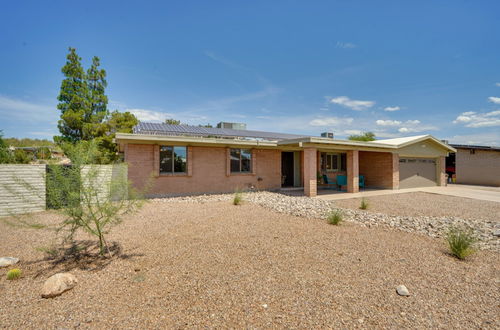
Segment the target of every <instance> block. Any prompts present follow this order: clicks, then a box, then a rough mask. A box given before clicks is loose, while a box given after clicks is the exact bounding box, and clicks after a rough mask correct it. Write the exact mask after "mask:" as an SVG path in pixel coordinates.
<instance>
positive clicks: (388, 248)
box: [0, 196, 500, 329]
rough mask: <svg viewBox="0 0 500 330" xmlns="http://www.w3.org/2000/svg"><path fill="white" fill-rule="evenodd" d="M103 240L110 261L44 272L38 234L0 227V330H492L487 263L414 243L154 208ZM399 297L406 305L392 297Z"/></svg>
mask: <svg viewBox="0 0 500 330" xmlns="http://www.w3.org/2000/svg"><path fill="white" fill-rule="evenodd" d="M391 198H394V196H391ZM372 206H373V207H375V203H373V204H372ZM54 218H56V216H55V215H54V214H52V213H49V212H44V213H40V214H37V215H36V219H37V220H39V221H42V222H47V221H54ZM86 238H87V237H86V236H82V237H81V239H86ZM109 240H110V241H112V242H117V243H116V245H115V247H114V248H113V249H114V251H115V253H116V255H117V256H115V257H114V258H113V259H112V260H111V261H109V260H105V261H103V260H100V261H99V260H97V261H96V260H95V259H94V258H92V257H91V256H89V255H85V250H82V251H80V254H79V256H80V259H76V260H75V259H73V258H70V257H67V258H66V259H63V260H58V262H55V261H54V260H50V259H45V254H44V253H42V252H40V251H37V250H35V248H36V247H40V246H44V245H45V246H46V245H48V244H50V242H51V235H50V234H48V233H47V232H45V231H41V230H28V229H19V228H13V227H11V226H8V225H6V224H4V223H1V222H0V255H1V256H15V257H19V258H20V259H21V262H20V263H19V264H18V265H17V266H18V267H20V268H21V269H22V270H23V271H24V276H23V277H22V278H21V279H20V280H17V281H7V280H6V279H5V276H4V275H2V276H1V278H0V296H1V299H0V328H40V327H44V328H139V327H141V328H164V327H168V328H194V327H210V328H212V327H219V328H229V327H237V328H241V327H249V328H255V327H257V328H264V327H265V328H270V327H274V328H284V327H287V328H339V327H343V328H355V327H363V328H403V327H404V328H408V327H411V328H431V327H432V328H436V327H442V328H479V327H482V328H491V329H493V328H497V329H498V328H499V327H500V323H499V319H498V315H499V312H500V308H499V301H500V290H499V278H500V263H499V261H500V259H499V254H497V253H494V252H488V251H481V252H478V253H477V254H476V255H474V256H473V257H472V258H471V259H470V260H468V261H465V262H463V261H459V260H457V259H454V258H453V257H451V256H450V255H448V254H447V253H446V249H445V245H444V243H443V242H442V241H441V240H437V239H432V238H429V237H424V236H420V235H417V234H411V233H404V232H400V231H393V230H389V229H383V228H364V227H361V226H358V225H354V224H350V223H344V224H343V225H341V226H331V225H328V224H326V223H325V222H324V221H321V220H306V219H302V218H297V217H293V216H289V215H285V214H277V213H274V212H271V211H269V210H267V209H264V208H261V207H258V206H256V205H253V204H250V203H245V204H244V205H241V206H233V205H231V204H230V203H229V202H214V203H206V204H195V203H172V202H171V203H166V202H164V203H149V204H147V205H146V206H145V207H144V208H143V209H142V210H141V211H140V212H139V213H137V214H135V215H132V216H129V217H128V218H127V219H126V220H125V222H124V223H123V224H122V225H121V226H119V227H116V228H115V229H114V230H113V232H112V233H111V234H110V235H109ZM61 270H70V271H71V272H72V273H73V274H74V275H75V276H76V277H77V278H78V280H79V283H78V285H77V286H76V287H75V288H74V289H72V290H70V291H68V292H66V293H64V294H63V295H62V296H59V297H56V298H54V299H42V298H41V297H40V291H41V287H42V285H43V282H44V281H45V279H47V277H49V276H50V275H52V274H54V273H56V272H59V271H61ZM4 271H5V269H3V270H2V271H1V272H2V273H4ZM400 284H404V285H406V287H407V288H408V290H409V291H410V294H411V296H409V297H401V296H398V295H397V294H396V291H395V289H396V287H397V286H398V285H400Z"/></svg>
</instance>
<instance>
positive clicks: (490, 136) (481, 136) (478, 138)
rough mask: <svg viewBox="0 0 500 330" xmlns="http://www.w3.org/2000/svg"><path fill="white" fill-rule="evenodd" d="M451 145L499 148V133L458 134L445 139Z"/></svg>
mask: <svg viewBox="0 0 500 330" xmlns="http://www.w3.org/2000/svg"><path fill="white" fill-rule="evenodd" d="M446 140H448V141H450V142H451V143H459V144H476V145H487V146H500V132H486V133H476V134H463V135H461V134H458V135H453V136H448V137H446Z"/></svg>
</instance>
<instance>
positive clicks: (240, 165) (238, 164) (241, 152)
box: [230, 149, 252, 173]
mask: <svg viewBox="0 0 500 330" xmlns="http://www.w3.org/2000/svg"><path fill="white" fill-rule="evenodd" d="M230 157H231V173H250V172H251V171H252V150H250V149H231V155H230Z"/></svg>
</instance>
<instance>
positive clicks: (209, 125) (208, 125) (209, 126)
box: [198, 123, 213, 128]
mask: <svg viewBox="0 0 500 330" xmlns="http://www.w3.org/2000/svg"><path fill="white" fill-rule="evenodd" d="M198 127H208V128H213V126H212V125H211V124H209V123H207V124H205V125H198Z"/></svg>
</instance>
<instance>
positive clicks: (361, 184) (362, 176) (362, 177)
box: [359, 175, 365, 189]
mask: <svg viewBox="0 0 500 330" xmlns="http://www.w3.org/2000/svg"><path fill="white" fill-rule="evenodd" d="M359 187H360V188H363V189H365V176H364V175H360V176H359Z"/></svg>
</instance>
